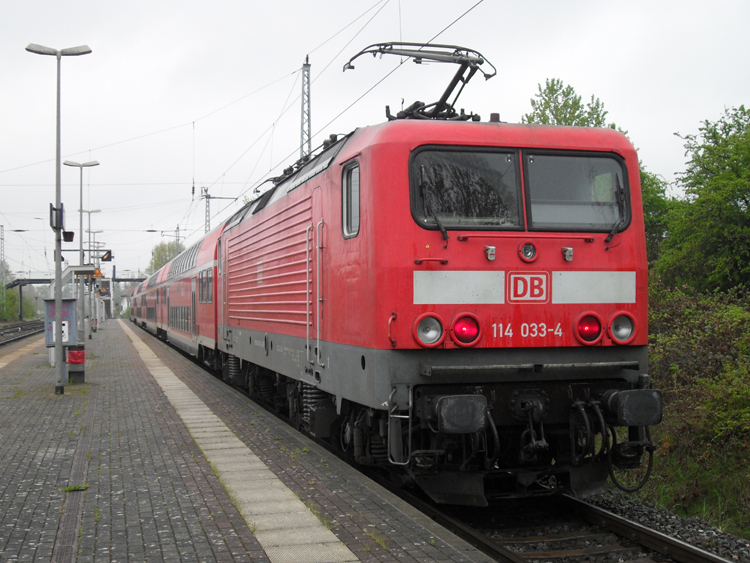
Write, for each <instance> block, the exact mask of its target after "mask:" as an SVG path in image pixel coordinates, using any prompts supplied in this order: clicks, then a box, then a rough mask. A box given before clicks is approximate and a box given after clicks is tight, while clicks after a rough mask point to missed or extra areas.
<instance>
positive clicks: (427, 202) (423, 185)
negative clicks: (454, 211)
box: [419, 164, 450, 247]
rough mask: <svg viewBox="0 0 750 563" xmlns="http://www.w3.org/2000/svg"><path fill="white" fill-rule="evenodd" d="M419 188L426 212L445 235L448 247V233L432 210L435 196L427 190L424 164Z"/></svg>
mask: <svg viewBox="0 0 750 563" xmlns="http://www.w3.org/2000/svg"><path fill="white" fill-rule="evenodd" d="M419 188H420V190H421V192H422V201H423V202H424V208H425V212H426V213H427V214H428V215H429V216H430V217H432V218H433V219H434V220H435V224H436V225H437V227H438V229H440V232H441V233H442V234H443V240H444V241H446V242H445V246H446V247H447V246H448V239H449V238H450V237H449V236H448V231H447V230H445V227H444V226H443V223H442V222H441V221H440V218H439V217H438V216H437V213H435V210H434V209H433V208H432V203H431V202H430V198H431V197H432V196H433V194H432V192H431V191H430V190H428V189H427V184H426V183H425V181H424V164H423V165H421V166H420V167H419ZM428 195H429V196H430V198H428V197H427V196H428Z"/></svg>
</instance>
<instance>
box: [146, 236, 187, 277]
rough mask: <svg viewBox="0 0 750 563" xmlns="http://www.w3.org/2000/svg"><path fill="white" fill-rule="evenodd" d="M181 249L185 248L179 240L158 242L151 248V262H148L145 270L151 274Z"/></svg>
mask: <svg viewBox="0 0 750 563" xmlns="http://www.w3.org/2000/svg"><path fill="white" fill-rule="evenodd" d="M183 250H185V246H184V245H183V244H182V243H181V242H179V241H176V240H173V241H171V242H160V243H159V244H157V245H156V246H155V247H154V248H153V249H151V262H149V265H148V268H147V269H146V272H147V273H148V274H153V273H154V272H156V271H157V270H158V269H159V268H161V267H162V266H163V265H164V264H166V263H167V262H169V261H170V260H171V259H172V258H174V257H175V256H177V255H178V254H179V253H180V252H182V251H183Z"/></svg>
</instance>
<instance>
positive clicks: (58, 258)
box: [26, 43, 91, 395]
mask: <svg viewBox="0 0 750 563" xmlns="http://www.w3.org/2000/svg"><path fill="white" fill-rule="evenodd" d="M26 50H27V51H28V52H29V53H34V54H36V55H50V56H54V57H56V58H57V128H56V133H57V135H56V143H55V145H56V152H55V218H56V220H55V221H54V222H53V225H52V228H53V229H54V231H55V395H62V394H64V393H65V382H64V381H63V375H64V371H65V366H64V364H63V346H62V230H63V226H62V212H61V211H62V204H61V202H60V200H61V195H60V191H61V190H60V60H61V59H62V57H76V56H79V55H88V54H89V53H90V52H91V49H89V48H88V46H87V45H80V46H78V47H69V48H68V49H63V50H62V51H58V50H57V49H52V48H50V47H43V46H42V45H37V44H35V43H29V45H28V47H26Z"/></svg>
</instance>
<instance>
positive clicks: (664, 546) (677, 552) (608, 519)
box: [565, 495, 730, 563]
mask: <svg viewBox="0 0 750 563" xmlns="http://www.w3.org/2000/svg"><path fill="white" fill-rule="evenodd" d="M565 499H566V501H567V502H568V503H570V504H571V505H572V506H573V507H575V509H576V510H578V511H579V513H580V514H581V515H582V516H583V517H584V518H585V519H586V520H588V521H589V522H591V523H592V524H595V525H597V526H601V527H602V528H606V529H607V530H610V531H611V532H613V533H615V534H617V535H618V536H621V537H623V538H627V539H630V540H633V541H636V542H638V543H639V544H641V545H642V546H644V547H647V548H649V549H652V550H654V551H658V552H659V553H661V554H664V555H668V556H670V557H671V558H672V559H674V560H676V561H679V562H680V563H730V561H729V560H728V559H724V558H723V557H720V556H718V555H716V554H714V553H711V552H708V551H705V550H703V549H701V548H699V547H695V546H694V545H690V544H689V543H685V542H683V541H681V540H678V539H677V538H673V537H671V536H668V535H666V534H663V533H661V532H657V531H656V530H651V529H649V528H647V527H646V526H643V525H642V524H638V523H636V522H633V521H632V520H628V519H627V518H624V517H622V516H618V515H616V514H613V513H612V512H609V511H608V510H604V509H603V508H599V507H598V506H594V505H592V504H589V503H587V502H584V501H582V500H578V499H576V498H573V497H570V496H567V495H566V496H565Z"/></svg>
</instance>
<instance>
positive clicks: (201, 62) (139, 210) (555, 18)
mask: <svg viewBox="0 0 750 563" xmlns="http://www.w3.org/2000/svg"><path fill="white" fill-rule="evenodd" d="M475 4H477V0H450V1H446V0H429V1H428V0H380V1H378V0H316V1H310V0H308V1H302V0H286V1H284V0H276V1H268V0H266V1H256V0H244V1H240V0H231V1H230V0H212V1H211V2H209V1H208V0H204V1H200V2H199V1H190V0H158V1H155V0H151V1H148V2H146V1H138V0H130V1H128V2H106V1H102V0H97V1H74V0H68V1H66V2H62V1H60V0H55V1H53V0H44V1H23V2H19V1H11V0H0V224H2V225H4V227H5V255H6V261H7V262H8V264H9V266H10V269H11V271H13V272H14V273H15V272H24V274H23V275H21V274H16V275H17V277H27V276H28V275H29V274H30V275H31V276H32V277H52V276H53V272H54V261H53V250H54V234H53V232H52V230H51V229H50V228H49V224H48V223H49V217H48V215H49V204H50V203H53V202H54V197H55V190H54V186H55V99H56V82H55V81H56V65H55V59H54V57H48V56H39V55H35V54H31V53H28V52H27V51H25V47H26V46H27V45H28V44H29V43H37V44H40V45H44V46H48V47H52V48H55V49H64V48H67V47H74V46H78V45H84V44H85V45H88V46H89V47H90V48H91V49H92V51H93V52H92V54H90V55H86V56H80V57H65V58H63V59H62V74H61V76H62V159H63V160H71V161H75V162H79V163H80V162H87V161H92V160H97V161H99V163H100V165H99V166H97V167H94V168H90V169H86V170H85V171H84V175H83V185H84V186H83V209H87V210H93V209H101V213H97V214H92V215H91V230H100V231H103V232H101V233H98V234H96V240H97V241H103V242H104V243H105V247H106V248H109V249H112V252H113V254H114V255H115V260H114V262H112V264H116V265H117V273H118V277H119V276H121V275H128V273H129V272H130V273H132V274H133V275H135V273H136V272H137V271H138V270H139V269H140V270H144V269H145V268H146V267H147V266H148V263H149V260H150V257H151V249H152V248H153V246H155V245H156V244H158V243H160V242H164V241H169V240H173V238H174V235H175V231H176V229H177V227H178V225H179V229H180V237H181V239H183V240H185V237H187V239H186V240H185V244H186V246H187V245H189V244H191V243H192V242H195V241H197V240H198V238H199V237H200V236H201V235H202V234H203V232H204V218H205V200H203V199H201V198H200V193H201V187H207V188H209V193H210V195H211V196H214V197H216V198H219V197H222V198H238V199H237V201H236V202H235V201H233V200H230V199H214V200H212V201H211V214H212V219H211V221H212V227H213V226H215V225H217V224H218V222H219V221H220V220H222V219H225V218H227V217H228V216H229V215H230V214H231V213H232V212H233V211H235V210H236V209H238V207H239V206H240V205H241V202H242V198H243V195H244V196H248V197H249V196H251V194H252V190H253V189H254V188H255V187H257V186H258V184H259V183H260V182H262V181H263V179H265V178H266V177H267V176H269V175H276V174H278V172H279V170H280V169H281V168H283V167H284V166H288V165H289V164H290V163H291V162H293V161H294V160H296V159H297V158H298V156H299V146H298V145H299V137H300V101H299V95H300V88H301V86H300V73H299V69H300V67H301V65H302V63H303V62H304V59H305V56H306V55H307V54H309V55H310V63H311V65H312V71H311V75H312V81H313V83H312V96H311V97H312V129H313V135H315V136H314V139H313V146H317V145H319V144H320V142H321V141H322V140H323V138H324V137H325V136H327V135H328V134H330V133H339V134H342V133H347V132H349V131H351V130H353V129H354V128H356V127H361V126H365V125H370V124H375V123H379V122H382V121H384V120H385V114H384V107H385V105H386V104H389V105H390V106H391V109H392V110H393V111H395V110H397V109H400V107H401V104H402V99H403V103H404V104H405V105H408V104H410V103H412V102H413V101H414V100H422V101H425V102H429V101H435V100H436V99H437V98H438V97H439V95H440V94H441V93H442V91H443V90H444V89H445V86H446V85H447V82H448V80H449V79H450V77H451V76H452V74H453V72H454V71H455V67H452V66H449V65H439V64H436V65H414V64H412V63H408V64H404V65H401V66H400V68H398V70H396V71H395V72H394V73H393V74H392V75H391V76H389V77H388V78H387V79H386V80H384V81H383V82H382V83H381V84H379V85H378V86H376V87H374V86H375V85H376V84H377V83H378V81H380V80H381V79H382V78H383V77H385V76H386V75H387V74H388V73H389V72H390V71H391V70H393V69H394V68H395V67H397V66H399V61H398V59H397V58H396V57H390V58H383V59H374V58H372V57H366V58H365V57H363V58H361V59H359V60H358V61H357V63H356V64H355V66H356V69H355V70H353V71H347V72H345V73H344V72H342V66H343V64H344V63H345V62H346V61H347V60H348V59H349V58H350V57H352V56H353V55H354V54H356V53H357V52H358V51H360V50H361V49H363V48H364V47H366V46H367V45H370V44H372V43H379V42H385V41H398V40H403V41H414V42H426V41H429V40H431V39H433V38H435V37H436V36H437V37H436V38H435V39H434V42H440V43H449V44H456V45H462V46H465V47H469V48H472V49H474V50H477V51H479V52H481V53H482V54H483V55H484V56H485V57H486V58H487V59H488V60H489V61H490V62H491V63H492V64H493V65H494V66H495V67H496V68H497V70H498V73H497V76H496V77H494V78H492V79H491V80H489V81H484V80H483V79H482V78H481V77H480V76H477V77H475V78H474V80H472V82H471V83H470V84H469V85H468V87H467V88H466V90H465V91H464V93H463V94H462V97H461V99H460V101H459V104H458V105H459V106H460V107H463V108H466V110H467V111H474V112H475V113H479V114H480V115H481V116H482V119H483V120H486V119H487V118H488V117H489V114H490V113H491V112H499V113H500V116H501V119H502V120H503V121H508V122H519V121H520V120H521V117H522V116H523V115H524V114H525V113H529V112H530V111H531V106H530V103H529V100H530V99H531V98H532V97H533V96H534V95H535V94H536V92H537V85H538V84H540V83H541V84H544V81H545V80H546V79H548V78H560V79H562V80H563V81H564V82H565V83H566V84H570V85H571V86H573V87H574V88H575V90H576V92H577V93H578V94H580V95H581V96H582V97H583V98H584V100H588V99H589V98H590V96H591V95H592V94H593V95H595V96H596V97H598V98H599V99H600V100H601V101H602V102H603V104H604V107H605V109H606V110H607V111H608V112H609V115H608V118H609V120H611V121H614V122H615V123H616V124H617V125H618V126H619V127H620V128H622V129H625V130H627V131H628V132H629V136H630V139H631V140H632V142H633V144H634V145H635V146H636V148H638V150H639V156H640V158H641V161H642V162H643V164H644V165H645V167H646V168H647V169H648V170H649V171H651V172H654V173H657V174H660V175H662V176H663V177H664V178H665V179H667V180H668V181H670V182H672V181H673V180H674V179H675V173H679V172H680V171H682V170H683V169H684V163H685V156H684V148H683V141H682V140H681V139H680V138H678V137H677V136H675V133H676V132H679V133H681V134H683V135H685V134H691V133H697V132H698V128H699V127H700V124H701V122H702V121H703V120H706V119H709V120H716V119H718V118H720V117H721V115H722V114H723V112H724V109H725V108H728V107H736V106H739V105H742V104H747V103H748V93H750V70H748V69H750V61H749V60H748V55H749V54H750V33H748V28H749V27H750V2H747V1H734V2H733V1H713V2H708V1H705V2H691V1H685V0H679V1H661V2H660V1H654V0H648V1H646V0H644V1H634V0H629V1H627V2H624V1H620V2H605V1H602V0H596V1H584V0H580V1H571V0H566V1H564V2H563V1H552V0H549V1H543V0H539V1H534V2H530V1H523V2H518V1H516V2H510V1H505V0H484V1H483V2H481V3H479V5H477V6H476V7H475V8H474V9H473V10H471V11H469V12H468V13H467V14H466V15H464V16H463V17H462V18H461V15H462V14H464V13H465V12H466V11H467V10H469V9H470V8H472V6H475ZM458 18H460V19H459V21H457V22H456V23H453V22H454V21H455V20H456V19H458ZM452 23H453V25H451V24H452ZM445 28H447V29H445ZM443 30H445V31H443ZM441 31H442V33H441ZM438 34H440V35H438ZM368 91H369V93H367V94H366V95H364V97H362V99H361V100H359V101H358V102H356V103H354V102H355V101H356V100H357V99H358V98H360V97H361V96H363V94H365V93H366V92H368ZM353 103H354V105H352V107H351V108H349V109H348V110H347V111H345V112H344V110H345V109H346V108H347V107H349V106H350V105H351V104H353ZM342 112H343V113H342ZM79 182H80V175H79V169H77V168H70V167H66V166H63V167H62V197H63V203H64V205H65V209H66V212H67V213H66V229H67V230H74V231H76V239H75V242H74V243H67V244H64V248H71V249H77V248H78V240H79V239H78V237H79V234H78V223H79V217H78V213H77V210H78V209H79V197H80V195H79ZM193 186H195V191H196V193H195V197H194V198H193V197H191V190H192V187H193ZM84 217H85V218H84V230H85V229H88V218H87V216H86V215H84ZM17 230H25V232H15V231H17ZM148 230H156V231H157V232H155V233H149V232H146V231H148ZM162 233H163V235H164V236H162ZM85 236H86V239H85V240H86V241H87V237H88V235H85ZM65 256H66V258H68V259H70V260H71V261H72V263H74V264H75V263H77V261H78V256H77V254H74V253H65ZM104 271H105V274H111V267H110V265H107V266H105V268H104Z"/></svg>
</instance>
